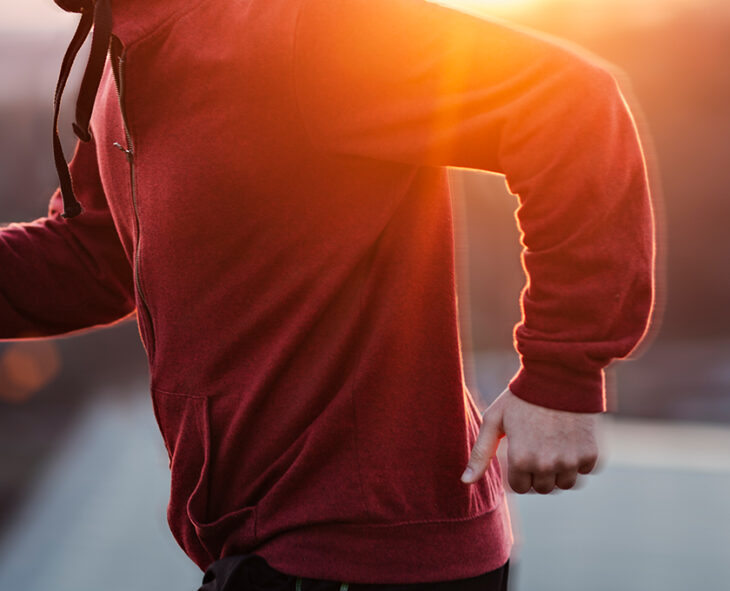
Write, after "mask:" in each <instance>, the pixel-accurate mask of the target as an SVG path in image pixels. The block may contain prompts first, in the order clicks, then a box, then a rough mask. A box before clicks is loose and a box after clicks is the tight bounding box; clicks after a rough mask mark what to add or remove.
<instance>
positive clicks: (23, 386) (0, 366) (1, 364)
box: [0, 341, 61, 402]
mask: <svg viewBox="0 0 730 591" xmlns="http://www.w3.org/2000/svg"><path fill="white" fill-rule="evenodd" d="M60 369H61V358H60V355H59V353H58V347H57V345H55V344H54V343H52V342H50V341H35V342H26V343H23V342H21V343H15V344H13V345H11V346H9V347H8V348H7V349H5V350H4V351H3V353H2V355H1V356H0V399H3V400H5V401H7V402H23V401H25V400H27V399H28V398H30V397H31V396H32V395H33V394H35V393H36V392H38V391H39V390H40V389H41V388H43V387H44V386H45V385H47V384H48V383H49V382H50V381H51V380H52V379H53V378H55V377H56V376H57V375H58V372H59V370H60Z"/></svg>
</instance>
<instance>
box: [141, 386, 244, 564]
mask: <svg viewBox="0 0 730 591" xmlns="http://www.w3.org/2000/svg"><path fill="white" fill-rule="evenodd" d="M152 400H153V406H154V410H155V416H156V418H157V422H158V425H159V427H160V430H161V432H162V437H163V439H164V442H165V446H166V448H167V452H168V455H169V458H170V500H169V504H168V508H167V520H168V524H169V526H170V530H171V531H172V534H173V536H174V537H175V539H176V540H177V542H178V544H180V546H181V547H182V549H183V550H184V551H185V553H186V554H187V555H188V556H189V557H190V558H191V559H192V560H193V561H194V562H195V563H196V564H197V565H198V566H199V567H200V568H201V569H205V568H206V567H207V565H208V564H210V563H211V562H212V561H214V560H216V559H218V558H219V557H220V556H221V555H222V554H223V552H224V551H228V550H229V546H230V545H235V551H239V552H245V551H247V548H248V547H253V546H254V545H255V508H254V507H253V506H248V505H247V503H246V502H245V500H244V499H237V500H234V501H232V502H230V503H227V504H226V506H220V505H218V506H217V504H216V503H212V502H211V472H212V465H213V463H214V462H215V461H216V455H217V454H216V451H215V449H214V447H213V444H212V440H213V438H212V437H211V405H212V404H213V402H214V399H213V398H209V397H206V396H194V395H187V394H177V393H170V392H164V391H161V390H153V392H152ZM227 484H228V483H226V482H218V483H216V485H217V486H223V487H225V486H226V485H227ZM232 498H233V499H235V497H232ZM234 534H235V535H234Z"/></svg>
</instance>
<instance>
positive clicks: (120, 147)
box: [112, 142, 134, 162]
mask: <svg viewBox="0 0 730 591" xmlns="http://www.w3.org/2000/svg"><path fill="white" fill-rule="evenodd" d="M112 146H114V147H115V148H117V149H118V150H121V151H122V152H124V153H125V154H126V155H127V160H128V161H129V162H132V157H133V156H134V153H133V152H132V150H131V148H125V147H124V146H123V145H122V144H120V143H119V142H114V143H113V144H112Z"/></svg>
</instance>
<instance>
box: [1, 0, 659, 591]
mask: <svg viewBox="0 0 730 591" xmlns="http://www.w3.org/2000/svg"><path fill="white" fill-rule="evenodd" d="M112 14H113V17H114V21H113V38H112V44H111V58H110V60H109V62H108V63H107V67H106V69H105V73H104V77H103V79H102V85H101V88H100V91H99V94H98V96H97V100H96V104H95V107H94V115H93V118H92V121H91V131H92V140H91V141H90V142H88V143H80V144H79V146H78V148H77V152H76V155H75V158H74V160H73V162H72V165H71V173H72V177H73V181H74V186H75V190H76V194H77V196H78V199H79V201H80V202H81V203H82V205H83V207H84V210H85V212H84V213H83V214H82V215H80V216H78V217H74V218H72V219H62V218H61V217H60V208H61V200H60V195H59V193H58V192H57V193H56V194H55V195H54V197H53V199H52V201H51V206H50V211H49V215H48V217H46V218H44V219H40V220H36V221H35V222H32V223H29V224H14V225H11V226H9V227H6V228H4V229H3V230H2V232H1V233H0V268H1V269H2V282H1V283H0V298H1V299H0V328H1V330H2V334H1V335H0V336H2V337H5V338H20V337H29V336H43V335H54V334H61V333H66V332H70V331H75V330H79V329H83V328H87V327H90V326H93V325H99V324H106V323H110V322H113V321H115V320H117V319H119V318H121V317H124V316H125V315H129V314H131V313H133V312H134V310H135V309H136V311H137V318H138V321H139V326H140V332H141V335H142V339H143V341H144V344H145V347H146V349H147V353H148V357H149V363H150V371H151V390H152V397H153V402H154V408H155V413H156V416H157V420H158V423H159V426H160V429H161V431H162V435H163V437H164V441H165V444H166V447H167V450H168V452H169V455H170V467H171V471H172V481H171V494H170V504H169V510H168V519H169V524H170V527H171V529H172V532H173V534H174V535H175V538H176V539H177V541H178V542H179V543H180V545H181V546H182V547H183V549H184V550H185V552H186V553H187V554H188V555H189V556H190V557H191V558H192V559H193V560H194V561H195V562H196V563H197V564H198V565H199V566H200V567H201V568H203V569H204V568H205V567H206V566H207V565H208V564H209V563H210V562H212V561H213V560H215V559H217V558H220V557H223V556H226V555H230V554H236V553H244V552H255V553H256V554H259V555H261V556H263V557H264V558H265V559H266V560H267V561H268V562H269V563H270V564H271V565H272V566H273V567H274V568H277V569H279V570H281V571H283V572H286V573H289V574H296V575H299V576H303V577H313V578H324V579H333V580H340V581H349V582H353V583H358V582H370V583H390V582H403V583H410V582H422V581H437V580H446V579H456V578H464V577H470V576H475V575H478V574H481V573H483V572H485V571H488V570H491V569H493V568H496V567H498V566H500V565H501V564H503V563H504V562H505V561H506V560H507V558H508V556H509V550H510V545H511V534H510V529H509V520H508V516H507V509H506V506H505V503H504V493H503V489H502V484H501V482H500V477H499V472H498V467H497V464H496V460H495V461H493V462H492V464H491V466H490V469H489V471H488V473H487V475H486V477H485V478H483V479H482V480H481V481H480V482H478V483H477V484H475V485H471V486H469V485H465V484H463V483H461V481H460V479H459V477H460V474H461V472H462V470H463V469H464V467H465V465H466V462H467V459H468V456H469V452H470V449H471V447H472V445H473V444H474V441H475V438H476V435H477V432H478V428H479V424H480V416H479V413H478V411H477V409H476V407H475V405H474V402H473V400H472V398H471V396H470V394H469V392H468V391H467V389H466V387H465V386H464V379H463V374H462V361H461V352H460V344H459V335H458V331H457V307H456V297H455V288H454V261H453V230H452V217H451V204H450V198H449V193H448V188H447V182H446V169H445V167H447V166H455V167H466V168H474V169H482V170H490V171H495V172H500V173H504V174H505V175H506V178H507V181H508V183H509V186H510V188H511V190H512V191H513V192H514V193H515V195H517V196H518V197H519V200H520V204H521V205H520V208H519V210H518V214H517V217H518V222H519V225H520V228H521V230H522V232H523V244H524V247H525V250H524V266H525V269H526V272H527V274H528V277H529V281H528V284H527V287H526V289H525V291H524V293H523V298H522V304H523V312H524V317H523V320H522V322H521V323H520V324H519V325H518V326H517V328H516V333H515V335H516V338H515V342H516V346H517V349H518V351H519V353H520V354H521V359H522V369H521V370H520V372H519V374H518V375H517V376H516V377H515V379H514V380H513V381H512V383H511V388H512V390H513V392H514V393H515V394H516V395H517V396H519V397H521V398H523V399H525V400H528V401H530V402H533V403H536V404H540V405H544V406H547V407H552V408H556V409H565V410H571V411H581V412H597V411H602V410H604V408H605V407H604V396H603V379H602V376H603V373H602V369H603V367H604V366H605V365H607V364H608V363H609V362H610V361H611V359H613V358H616V357H621V356H625V355H627V354H628V353H629V351H630V350H631V349H632V347H634V345H635V344H636V343H637V341H638V340H639V339H640V337H641V335H642V334H643V332H644V330H645V327H646V322H647V317H648V314H649V311H650V307H651V301H652V258H653V237H652V218H651V206H650V200H649V193H648V189H647V182H646V176H645V169H644V162H643V158H642V153H641V149H640V146H639V143H638V141H637V136H636V131H635V128H634V124H633V121H632V118H631V115H630V114H629V112H628V110H627V108H626V105H625V103H624V101H623V99H622V97H621V94H620V93H619V91H618V90H617V87H616V84H615V82H614V80H613V78H612V77H611V75H610V74H608V73H607V72H606V71H605V70H603V69H602V68H600V67H598V66H595V65H592V64H591V63H589V62H588V61H586V60H585V59H584V58H581V57H579V56H577V55H576V54H575V53H573V52H572V51H570V50H567V49H564V48H561V47H559V46H557V45H554V44H552V43H550V42H547V41H544V40H540V39H537V38H535V37H532V36H529V35H526V34H524V33H522V32H518V31H515V30H513V29H511V28H508V27H506V26H504V25H502V24H499V23H495V22H490V21H486V20H482V19H479V18H476V17H473V16H467V15H464V14H460V13H458V12H455V11H453V10H451V9H447V8H444V7H442V6H437V5H434V4H430V3H426V2H423V1H422V0H225V1H223V0H174V1H173V0H164V1H163V0H154V1H150V0H144V1H143V0H117V1H113V2H112ZM110 66H111V67H110ZM115 79H116V81H115ZM29 271H31V272H29Z"/></svg>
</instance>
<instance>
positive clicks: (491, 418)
mask: <svg viewBox="0 0 730 591" xmlns="http://www.w3.org/2000/svg"><path fill="white" fill-rule="evenodd" d="M500 423H501V420H500V418H499V414H498V412H497V411H496V410H494V411H492V412H490V410H489V409H487V411H485V413H484V417H483V421H482V426H481V427H480V428H479V435H478V436H477V440H476V442H475V443H474V447H473V448H472V450H471V455H470V456H469V462H468V464H467V466H466V470H464V473H463V474H462V475H461V481H462V482H465V483H466V484H472V483H474V482H476V481H477V480H479V479H480V478H481V477H482V476H484V473H485V472H486V471H487V467H488V466H489V462H490V461H491V459H492V458H493V457H494V454H496V453H497V448H498V447H499V440H500V439H501V438H502V437H503V436H504V433H503V432H502V429H501V425H500Z"/></svg>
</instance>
